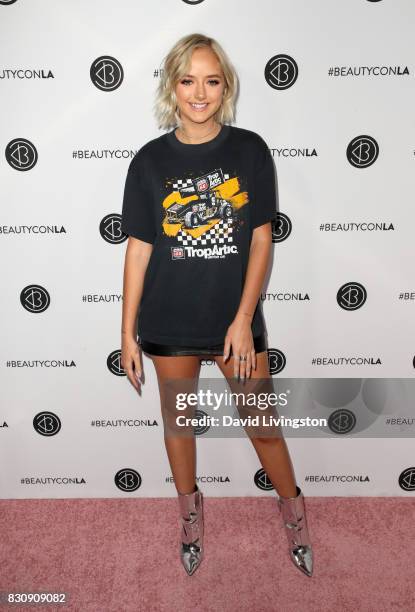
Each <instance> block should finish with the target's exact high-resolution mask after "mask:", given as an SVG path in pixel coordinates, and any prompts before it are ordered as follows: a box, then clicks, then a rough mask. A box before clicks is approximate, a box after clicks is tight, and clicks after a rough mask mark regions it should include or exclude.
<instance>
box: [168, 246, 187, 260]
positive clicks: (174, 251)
mask: <svg viewBox="0 0 415 612" xmlns="http://www.w3.org/2000/svg"><path fill="white" fill-rule="evenodd" d="M171 258H172V259H184V248H183V247H178V246H175V247H171Z"/></svg>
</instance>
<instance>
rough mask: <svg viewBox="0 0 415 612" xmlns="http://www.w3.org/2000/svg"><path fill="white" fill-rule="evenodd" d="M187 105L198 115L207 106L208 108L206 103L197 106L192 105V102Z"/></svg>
mask: <svg viewBox="0 0 415 612" xmlns="http://www.w3.org/2000/svg"><path fill="white" fill-rule="evenodd" d="M189 104H190V106H191V107H192V109H193V110H194V111H196V112H197V113H200V112H202V111H204V110H205V109H206V108H207V106H208V103H207V102H205V103H203V104H197V105H195V104H193V103H192V102H189Z"/></svg>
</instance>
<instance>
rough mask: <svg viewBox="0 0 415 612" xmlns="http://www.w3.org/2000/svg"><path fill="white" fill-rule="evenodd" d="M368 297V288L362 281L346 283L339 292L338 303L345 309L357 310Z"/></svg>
mask: <svg viewBox="0 0 415 612" xmlns="http://www.w3.org/2000/svg"><path fill="white" fill-rule="evenodd" d="M366 298H367V293H366V289H365V288H364V287H363V285H361V284H360V283H345V284H344V285H342V286H341V287H340V289H339V290H338V292H337V303H338V305H339V306H341V308H344V309H345V310H357V309H358V308H360V307H361V306H363V304H364V303H365V302H366Z"/></svg>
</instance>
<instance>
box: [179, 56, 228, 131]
mask: <svg viewBox="0 0 415 612" xmlns="http://www.w3.org/2000/svg"><path fill="white" fill-rule="evenodd" d="M224 87H225V78H224V75H223V71H222V67H221V65H220V62H219V60H218V58H217V57H216V54H215V53H214V52H213V51H212V50H211V49H210V48H208V47H201V48H198V49H195V50H194V51H193V54H192V59H191V64H190V68H189V71H188V73H187V74H185V75H184V76H183V78H181V79H180V81H179V82H178V83H177V85H176V98H177V106H178V108H179V115H180V118H181V120H182V122H183V124H186V123H189V122H190V123H198V124H202V123H205V122H207V121H209V119H211V118H212V116H213V115H214V114H215V113H216V111H217V110H218V109H219V108H220V106H221V104H222V95H223V90H224Z"/></svg>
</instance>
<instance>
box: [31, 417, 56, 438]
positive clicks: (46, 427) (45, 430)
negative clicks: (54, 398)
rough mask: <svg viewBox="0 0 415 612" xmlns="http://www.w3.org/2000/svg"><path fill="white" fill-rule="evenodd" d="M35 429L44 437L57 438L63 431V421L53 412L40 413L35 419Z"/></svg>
mask: <svg viewBox="0 0 415 612" xmlns="http://www.w3.org/2000/svg"><path fill="white" fill-rule="evenodd" d="M33 427H34V429H35V431H37V433H38V434H40V435H42V436H55V435H56V434H57V433H58V432H59V431H60V429H61V421H60V418H59V417H58V416H57V415H56V414H54V413H53V412H46V411H44V412H39V414H37V415H36V416H35V418H34V419H33Z"/></svg>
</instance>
